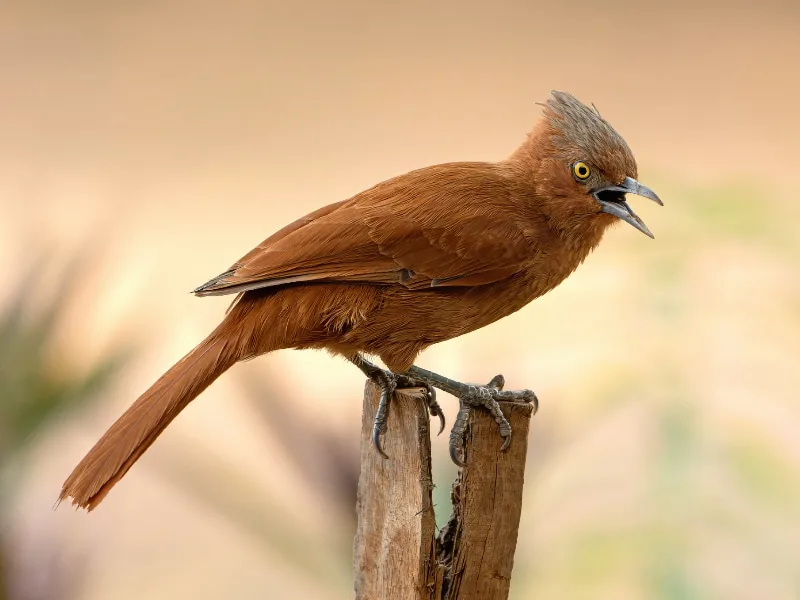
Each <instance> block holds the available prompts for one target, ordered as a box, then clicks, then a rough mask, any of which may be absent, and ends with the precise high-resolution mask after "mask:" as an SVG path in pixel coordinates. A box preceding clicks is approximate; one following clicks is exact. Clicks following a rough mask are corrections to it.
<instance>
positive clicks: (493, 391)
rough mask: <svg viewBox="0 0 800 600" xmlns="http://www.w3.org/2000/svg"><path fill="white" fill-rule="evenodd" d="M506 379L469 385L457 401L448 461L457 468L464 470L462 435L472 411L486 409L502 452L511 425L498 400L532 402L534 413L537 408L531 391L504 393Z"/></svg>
mask: <svg viewBox="0 0 800 600" xmlns="http://www.w3.org/2000/svg"><path fill="white" fill-rule="evenodd" d="M504 385H505V379H504V378H503V376H502V375H495V376H494V377H493V378H492V380H491V381H490V382H489V384H488V385H483V386H482V385H469V386H466V391H465V393H464V394H462V395H461V397H460V398H459V404H460V408H459V411H458V416H457V417H456V422H455V424H454V425H453V429H452V431H451V432H450V458H451V459H452V460H453V462H454V463H455V464H456V465H458V466H459V467H465V466H466V464H465V463H464V460H463V459H462V456H463V452H464V435H465V434H466V431H467V424H468V423H469V414H470V412H471V410H472V408H475V407H483V408H485V409H486V410H488V411H489V412H490V413H491V414H492V416H493V417H494V419H495V421H496V422H497V425H498V427H499V428H500V435H501V436H502V438H503V444H502V445H501V446H500V451H501V452H505V451H506V450H508V447H509V446H510V445H511V425H510V423H509V422H508V419H506V418H505V416H504V415H503V411H502V410H501V409H500V404H499V401H503V402H524V403H533V412H534V414H535V413H536V411H537V410H538V408H539V399H538V398H537V397H536V394H534V393H533V392H532V391H531V390H515V391H504V390H503V386H504Z"/></svg>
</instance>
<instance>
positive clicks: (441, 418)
mask: <svg viewBox="0 0 800 600" xmlns="http://www.w3.org/2000/svg"><path fill="white" fill-rule="evenodd" d="M434 416H438V417H439V431H438V432H437V433H436V435H437V436H440V435H442V432H443V431H444V427H445V425H446V424H447V423H446V422H445V420H444V413H441V412H440V413H439V414H438V415H434Z"/></svg>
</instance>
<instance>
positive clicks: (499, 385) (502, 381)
mask: <svg viewBox="0 0 800 600" xmlns="http://www.w3.org/2000/svg"><path fill="white" fill-rule="evenodd" d="M505 385H506V378H505V377H503V374H502V373H498V374H497V375H495V376H494V377H492V380H491V381H490V382H489V383H488V384H487V387H490V388H494V389H496V390H502V389H503V387H505Z"/></svg>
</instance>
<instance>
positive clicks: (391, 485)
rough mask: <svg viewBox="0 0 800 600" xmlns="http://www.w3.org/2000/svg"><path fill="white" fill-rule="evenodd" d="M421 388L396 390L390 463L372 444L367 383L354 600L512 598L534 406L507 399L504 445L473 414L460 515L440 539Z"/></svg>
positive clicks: (481, 416)
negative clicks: (507, 441) (508, 437)
mask: <svg viewBox="0 0 800 600" xmlns="http://www.w3.org/2000/svg"><path fill="white" fill-rule="evenodd" d="M422 393H423V392H422V390H419V392H417V391H416V390H405V391H400V392H398V393H397V394H396V395H395V398H394V401H393V402H392V408H391V411H390V417H389V419H390V422H389V427H388V429H387V432H386V433H385V434H384V436H383V446H384V449H385V450H386V453H387V454H388V455H389V459H388V460H386V459H383V458H382V457H381V456H380V455H378V453H377V452H376V451H375V449H374V448H373V447H372V441H371V439H370V436H371V432H372V420H373V418H374V416H375V411H376V410H377V406H378V398H379V395H380V393H379V391H378V388H377V387H375V386H374V385H373V384H372V383H370V382H367V385H366V388H365V391H364V411H363V420H362V427H361V476H360V478H359V482H358V505H357V513H358V528H357V531H356V538H355V544H354V555H355V556H354V566H355V592H356V599H357V600H417V599H419V600H423V599H424V600H445V599H447V600H456V599H458V600H505V599H506V598H507V597H508V590H509V585H510V582H511V569H512V567H513V564H514V551H515V549H516V545H517V534H518V529H519V519H520V512H521V508H522V487H523V480H524V473H525V458H526V455H527V447H528V426H529V423H530V416H531V413H532V411H533V407H532V406H531V405H530V404H521V403H513V402H501V403H500V405H501V407H502V410H503V414H505V416H506V418H507V419H508V421H509V422H510V423H511V427H512V429H513V432H514V435H513V438H512V442H511V447H510V448H509V449H508V451H507V452H501V451H500V437H499V436H498V435H497V424H496V423H495V421H494V419H493V418H492V417H491V415H489V414H488V413H486V412H484V411H480V410H475V411H473V412H472V416H471V419H470V425H469V429H468V430H467V438H466V443H465V448H466V461H467V467H466V468H463V469H459V473H458V477H457V478H456V481H455V482H454V484H453V488H452V497H453V514H452V515H451V517H450V520H449V521H448V523H447V524H446V525H445V526H444V527H442V529H441V531H440V533H439V535H438V537H437V536H436V524H435V519H434V513H433V505H432V501H431V491H432V489H433V482H432V479H431V445H430V428H429V417H428V413H427V410H426V408H425V405H424V403H423V402H422V401H421V395H422Z"/></svg>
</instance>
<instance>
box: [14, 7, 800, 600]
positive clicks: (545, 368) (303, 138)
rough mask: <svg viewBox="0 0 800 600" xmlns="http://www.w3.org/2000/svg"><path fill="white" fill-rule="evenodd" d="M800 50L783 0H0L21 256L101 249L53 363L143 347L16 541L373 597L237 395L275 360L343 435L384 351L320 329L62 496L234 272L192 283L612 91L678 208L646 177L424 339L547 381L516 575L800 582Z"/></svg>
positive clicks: (303, 480) (440, 362)
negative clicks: (72, 474)
mask: <svg viewBox="0 0 800 600" xmlns="http://www.w3.org/2000/svg"><path fill="white" fill-rule="evenodd" d="M798 65H800V4H798V3H797V2H795V1H791V0H789V1H784V2H781V1H774V2H759V3H747V2H713V3H712V2H701V3H696V2H670V3H663V4H659V3H647V2H622V1H617V2H607V3H602V4H601V3H593V2H588V1H577V2H570V3H556V2H553V3H537V2H529V1H516V2H514V1H506V2H476V1H469V2H446V3H445V2H436V3H428V2H402V3H399V2H398V3H372V2H365V1H362V2H355V1H349V2H329V3H327V2H319V1H317V0H313V1H309V2H298V3H289V2H274V3H272V2H263V3H259V2H247V1H234V2H211V1H197V2H177V1H173V2H153V1H150V2H136V3H108V2H89V1H83V2H81V1H76V2H70V3H60V2H11V3H8V2H7V3H5V4H4V5H3V6H2V7H0V214H2V218H0V267H2V269H3V272H4V279H6V280H7V281H16V280H17V279H18V278H19V277H22V273H23V272H24V270H23V269H24V267H25V266H27V263H26V258H27V257H28V256H30V255H31V254H32V253H33V251H34V249H37V248H41V247H50V248H55V250H56V252H57V254H58V256H59V257H62V258H64V257H67V256H68V255H70V254H71V253H72V252H74V251H76V250H77V249H79V248H82V247H85V245H86V244H91V248H92V249H93V259H94V260H93V261H92V263H91V265H90V267H87V272H86V276H85V280H84V281H83V283H82V285H81V291H80V293H79V294H78V295H77V296H76V297H74V298H73V299H71V300H70V306H69V312H68V315H69V317H68V318H67V319H65V320H64V321H63V323H61V325H60V326H59V329H58V331H57V336H56V340H57V341H56V343H55V344H54V345H53V347H52V349H51V352H52V355H53V357H54V358H53V361H54V363H53V364H54V365H55V366H54V368H61V369H78V370H79V369H82V368H86V367H87V366H89V365H91V364H92V363H93V362H95V361H96V360H98V358H99V357H102V356H103V355H104V354H105V353H107V352H109V351H111V350H112V349H114V348H117V347H120V346H123V345H128V344H133V345H134V346H135V348H136V349H137V351H136V353H135V355H134V358H133V359H132V360H131V361H130V362H129V363H128V364H127V365H126V368H125V369H124V370H123V371H122V372H121V374H120V376H119V377H118V378H117V379H116V380H115V384H114V386H113V388H112V389H111V390H109V391H107V392H106V393H104V395H103V397H102V398H101V399H100V401H99V402H98V403H96V404H95V405H94V406H95V408H94V409H93V410H90V411H85V412H83V413H81V414H79V415H77V416H75V417H72V418H69V419H65V420H64V423H63V426H62V427H60V428H57V429H55V430H53V429H51V430H48V433H47V435H43V436H42V437H41V439H40V440H39V441H38V443H37V445H36V447H35V451H34V456H33V458H32V461H31V463H30V465H29V467H28V473H27V475H28V476H27V477H26V479H25V484H24V488H23V489H21V490H20V493H19V495H18V496H17V497H16V499H15V500H14V502H13V505H9V506H8V507H7V508H8V510H9V511H10V512H11V514H12V516H13V518H12V519H11V520H10V522H11V523H12V525H11V528H12V529H13V535H12V536H11V539H13V540H16V541H15V542H14V544H15V545H14V546H13V547H14V548H15V550H14V554H15V555H18V556H20V557H22V556H24V555H25V553H29V554H30V553H32V554H33V557H32V558H30V561H31V564H36V560H37V553H36V551H35V548H37V547H38V546H37V544H39V543H41V540H43V539H46V540H49V541H48V544H50V546H52V547H55V548H58V556H59V558H58V560H57V561H56V562H58V564H61V565H62V566H63V565H64V564H68V565H79V566H80V570H81V572H82V576H81V582H80V585H78V586H77V588H76V590H75V592H74V594H71V595H73V596H74V597H77V598H81V599H85V600H90V599H92V600H94V599H108V598H114V599H127V598H131V599H133V598H195V599H201V598H202V599H205V598H208V599H211V598H300V597H304V598H305V597H307V598H319V599H328V598H331V599H333V598H347V597H351V596H352V591H351V589H352V588H351V582H350V574H349V568H350V566H349V565H350V560H351V555H350V548H349V546H348V544H349V543H350V540H351V539H352V531H353V524H352V521H348V520H347V518H346V517H342V514H343V513H342V512H341V511H335V510H332V509H330V508H329V503H328V502H327V501H326V500H325V497H324V496H321V495H320V494H319V493H317V492H316V491H315V490H317V488H316V487H315V485H316V484H315V482H314V481H313V479H314V478H315V477H320V478H322V477H324V476H325V475H324V473H319V472H318V473H316V474H309V472H308V471H303V472H301V471H298V469H297V468H296V467H295V463H293V462H292V460H290V458H289V457H287V455H286V450H285V448H284V446H281V445H280V444H278V443H276V442H275V440H274V439H273V437H272V436H270V435H266V436H265V435H262V433H263V431H261V430H260V429H259V426H258V423H257V420H254V419H253V415H252V410H251V406H250V404H248V403H247V402H245V401H244V400H243V396H244V395H245V392H244V391H243V390H244V389H245V388H246V384H245V383H243V382H245V381H250V380H257V381H260V382H261V383H262V384H263V385H270V386H272V387H271V388H270V389H272V390H273V391H274V392H275V396H276V399H275V402H278V403H279V404H281V406H283V409H284V410H287V409H288V410H292V411H296V415H295V416H294V417H293V418H295V419H296V420H297V421H298V422H300V421H302V420H305V421H306V422H308V423H310V424H311V425H312V426H313V427H314V428H316V429H314V431H324V432H326V433H327V434H330V435H331V436H334V437H335V439H337V440H340V442H339V443H340V444H341V446H342V448H343V452H345V453H346V454H347V453H349V454H348V456H350V455H353V456H354V455H355V452H356V444H357V441H358V427H359V423H360V420H359V415H358V412H359V408H360V394H361V386H362V377H361V376H360V374H359V373H358V372H357V371H356V370H355V369H353V368H352V367H350V366H348V365H346V364H345V363H344V362H342V361H341V360H339V359H333V358H330V357H329V356H327V355H324V354H322V353H311V352H306V353H298V352H281V353H278V354H276V355H274V356H270V357H267V358H262V359H259V360H257V361H255V362H253V363H249V364H247V365H241V366H238V367H236V368H235V369H234V371H233V372H232V373H230V374H229V375H228V376H226V377H225V378H224V379H223V380H221V381H220V382H218V383H217V384H215V385H214V386H213V387H212V388H211V389H210V390H209V391H208V392H207V393H205V394H204V395H203V396H202V398H201V399H200V400H199V401H198V402H197V403H195V404H194V405H192V406H191V408H190V409H189V410H187V411H186V413H185V414H184V415H182V416H181V418H180V419H179V420H178V421H177V422H176V423H175V424H173V426H172V427H170V429H169V430H168V432H167V434H166V435H165V436H164V437H162V438H161V439H160V440H159V441H158V443H157V444H156V445H155V446H154V447H153V449H152V450H151V451H150V452H149V453H148V454H147V455H146V457H145V458H144V459H143V460H142V461H141V463H140V464H139V465H137V466H136V468H134V469H133V471H132V472H131V473H130V474H129V475H128V477H127V478H126V479H125V481H124V483H123V484H121V485H120V486H119V487H118V488H117V489H115V490H114V492H113V494H111V496H109V498H108V499H107V500H106V502H105V503H104V504H103V505H102V507H101V508H100V509H99V510H98V511H97V512H96V513H93V514H91V515H89V516H87V515H86V514H83V513H77V514H76V513H73V512H72V511H71V510H70V509H69V508H68V507H66V506H62V507H61V508H60V509H59V510H58V511H56V512H54V511H52V510H51V508H52V503H53V500H54V498H55V497H56V495H57V492H58V490H59V488H60V484H61V481H62V480H63V478H64V477H65V476H66V475H67V473H68V472H69V470H70V469H71V468H72V466H73V465H74V463H75V462H76V461H77V460H78V459H79V458H80V457H81V456H82V454H83V452H84V451H85V450H86V449H87V448H88V446H89V445H90V444H91V443H93V441H94V440H95V439H96V437H97V436H98V435H100V434H101V433H102V431H103V430H104V429H105V427H106V426H107V425H108V424H109V423H110V422H111V420H112V419H113V418H115V417H116V416H117V415H118V414H119V413H120V411H121V410H123V408H124V407H125V406H126V405H127V404H128V403H130V402H131V401H132V400H133V399H134V398H135V397H136V396H137V395H138V393H140V392H141V391H142V390H144V388H145V387H146V386H147V385H149V384H150V383H151V381H152V380H154V379H155V378H156V377H157V376H158V375H159V374H160V373H161V372H162V371H163V370H165V369H166V367H168V366H169V365H170V364H172V362H173V361H175V360H176V359H177V358H179V357H180V356H181V355H182V353H183V352H185V351H186V350H188V349H189V348H190V347H191V346H192V345H193V344H194V343H196V342H197V341H198V340H199V339H200V338H201V337H202V336H203V335H204V334H205V333H206V332H207V331H208V330H209V329H210V328H211V327H212V326H213V325H214V323H216V322H217V320H218V319H219V317H220V315H221V314H222V312H223V311H224V309H225V307H226V305H227V302H228V299H225V298H222V299H204V300H199V299H196V298H193V297H192V296H190V295H189V294H188V293H187V292H188V291H189V290H191V289H192V288H193V287H195V286H196V285H198V284H200V283H202V282H203V281H205V280H206V279H208V278H210V277H211V276H214V275H216V274H217V273H218V272H220V271H222V270H223V269H224V268H226V267H227V266H228V265H229V264H230V263H231V262H232V261H234V260H235V259H236V258H238V257H239V256H240V255H242V254H244V253H245V252H246V251H247V250H249V249H250V248H251V247H252V246H253V245H255V244H256V243H258V242H259V241H260V240H262V239H263V238H265V237H266V236H267V235H268V234H270V233H271V232H272V231H274V230H275V229H277V228H278V227H279V226H281V225H283V224H284V223H285V222H287V221H289V220H291V219H294V218H296V217H298V216H300V215H302V214H304V213H306V212H308V211H310V210H312V209H314V208H316V207H318V206H321V205H323V204H327V203H330V202H333V201H336V200H339V199H342V198H344V197H347V196H349V195H351V194H353V193H355V192H357V191H360V190H361V189H364V188H365V187H368V186H369V185H371V184H373V183H376V182H377V181H380V180H382V179H385V178H387V177H390V176H392V175H395V174H398V173H401V172H404V171H407V170H410V169H412V168H415V167H419V166H423V165H426V164H431V163H436V162H445V161H449V160H462V159H463V160H493V159H498V158H501V157H503V156H505V155H507V154H508V153H510V152H511V151H512V150H513V149H514V148H515V147H516V144H517V143H519V141H520V140H521V139H522V136H523V135H524V134H525V133H526V131H527V130H528V129H529V128H530V126H531V125H532V123H533V122H534V120H535V119H536V117H537V114H538V111H539V108H538V107H537V106H536V105H535V102H542V101H544V100H545V99H546V97H547V94H548V92H549V90H550V89H553V88H555V89H563V90H567V91H570V92H572V93H574V94H576V95H577V96H578V97H580V98H581V99H583V100H585V101H587V102H588V101H591V102H594V103H595V104H596V105H597V107H598V108H599V110H600V111H601V113H602V114H603V115H604V116H605V117H606V118H607V119H609V120H610V121H611V122H612V123H613V124H614V125H615V127H616V128H617V129H618V130H619V131H620V132H621V133H622V134H623V136H625V137H626V139H627V140H628V142H629V144H630V145H631V147H632V148H633V149H634V152H635V153H636V155H637V157H638V160H639V166H640V178H641V180H642V181H643V182H644V183H646V184H648V185H650V186H651V187H653V188H654V189H656V190H657V191H658V192H659V194H660V195H661V197H662V198H663V199H664V200H665V204H666V206H665V207H664V208H663V209H660V208H658V207H656V206H654V205H652V206H651V205H650V204H649V203H645V202H646V201H641V200H640V201H636V200H634V203H635V205H636V208H637V210H638V211H639V213H640V215H641V216H642V217H643V218H644V220H645V221H646V222H647V223H648V225H649V226H650V228H651V229H652V230H653V232H654V233H655V235H656V239H655V241H651V240H648V239H647V238H645V237H644V236H642V235H640V234H638V233H637V232H635V231H634V230H633V229H631V228H629V227H618V228H615V229H614V230H613V231H612V232H611V233H610V234H609V235H608V237H607V239H606V241H605V242H604V244H603V245H602V247H601V249H600V250H599V251H597V252H596V253H595V255H593V256H592V257H590V259H589V260H588V261H587V263H586V265H585V266H583V267H582V268H581V269H580V270H579V271H578V272H577V273H576V274H575V275H574V276H573V277H572V278H571V279H570V280H569V281H568V282H567V283H565V284H564V285H562V286H561V287H560V288H559V289H557V290H556V291H554V292H553V293H551V294H550V295H548V296H547V297H546V298H543V299H541V300H539V301H537V302H536V303H534V305H532V306H530V307H528V308H526V309H524V310H523V311H521V312H520V313H518V314H516V315H514V316H512V317H510V318H508V319H506V320H504V321H502V322H500V323H498V324H496V325H495V326H493V327H491V328H489V329H486V330H483V331H480V332H476V333H475V334H472V335H470V336H467V337H465V338H463V339H458V340H454V341H452V342H450V343H446V344H442V345H440V346H438V347H435V348H432V349H431V350H429V351H428V352H426V353H425V354H424V355H423V356H422V357H421V359H420V364H422V365H424V366H426V367H429V368H433V369H435V370H438V371H440V372H443V373H446V374H448V375H450V376H453V377H456V378H464V379H472V380H488V379H489V377H491V376H492V375H494V374H495V373H496V372H500V371H502V372H503V373H504V374H505V376H506V379H507V381H508V382H509V385H510V386H515V387H531V388H533V389H535V390H536V391H537V393H538V394H539V397H540V398H541V400H542V410H541V411H540V413H539V415H538V416H537V417H536V423H535V425H534V426H533V430H532V434H531V435H532V437H533V439H534V442H533V443H532V447H531V452H532V456H531V461H530V463H531V473H530V474H529V476H528V482H529V483H528V486H527V490H526V506H525V508H524V511H523V523H522V529H521V532H520V542H519V551H518V557H517V563H516V571H515V581H514V582H513V583H512V596H513V597H514V598H517V599H520V598H529V597H540V598H592V599H594V598H613V599H614V600H622V599H627V598H675V599H683V598H691V599H693V598H726V599H737V598H753V599H756V598H758V599H760V598H770V599H783V598H786V599H789V598H797V597H798V594H800V437H798V433H797V432H798V424H800V406H799V405H798V398H799V397H800V396H799V395H798V392H797V390H798V386H799V385H800V374H799V373H798V367H799V366H800V364H798V359H799V358H800V342H799V340H800V310H798V306H800V278H798V275H799V274H798V268H797V264H798V257H800V252H799V250H800V244H798V241H797V233H796V227H797V225H796V223H798V222H800V221H798V214H799V212H800V211H798V201H797V192H796V190H797V182H798V176H800V167H798V165H800V144H798V142H797V140H798V136H800V117H798V108H797V106H798V93H799V92H800V67H799V66H798ZM3 293H4V292H3V288H2V287H0V305H1V304H2V299H3ZM36 301H37V299H36V298H35V297H34V298H31V302H36ZM270 381H271V382H272V383H270ZM442 400H443V404H444V406H445V410H446V412H447V413H448V417H449V420H450V421H451V422H452V419H453V417H454V414H455V401H454V400H453V399H452V398H449V397H443V399H442ZM0 401H2V399H0ZM443 443H444V442H443V440H437V441H436V445H437V451H438V452H439V454H438V455H437V457H436V460H437V471H438V473H437V475H436V476H437V478H438V482H439V486H440V488H442V489H443V490H446V487H447V481H448V479H447V478H448V477H449V476H451V475H452V473H453V470H452V468H451V467H450V466H449V464H447V460H446V455H445V453H444V447H443ZM190 467H191V468H190ZM309 479H312V481H309ZM199 489H203V490H204V491H203V492H202V494H204V496H203V498H204V499H203V500H199V499H198V497H199V496H200V495H201V493H200V492H199V491H198V490H199ZM209 498H212V500H209ZM440 500H441V502H442V503H446V491H445V492H442V493H441V494H440ZM445 512H446V511H445ZM232 515H233V516H232ZM242 515H245V516H242ZM287 537H288V538H294V540H295V542H287ZM293 544H294V545H293ZM31 548H34V550H31ZM39 558H41V556H39ZM46 568H50V567H46ZM70 568H73V567H72V566H70ZM42 569H45V567H42ZM32 572H33V573H36V572H37V571H36V569H33V571H32ZM36 585H37V584H36V578H35V577H32V578H31V579H30V580H25V584H24V586H23V587H26V589H27V588H28V587H29V588H30V589H31V590H32V589H35V587H36Z"/></svg>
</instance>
